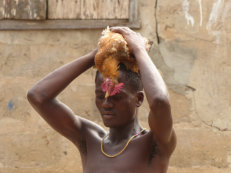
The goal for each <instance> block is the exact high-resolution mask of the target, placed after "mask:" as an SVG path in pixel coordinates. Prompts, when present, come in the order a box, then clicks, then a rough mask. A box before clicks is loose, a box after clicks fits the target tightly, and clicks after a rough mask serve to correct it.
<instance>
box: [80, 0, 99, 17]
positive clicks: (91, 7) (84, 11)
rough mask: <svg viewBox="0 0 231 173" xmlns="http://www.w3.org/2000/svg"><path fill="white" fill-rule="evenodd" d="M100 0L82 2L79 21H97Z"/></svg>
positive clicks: (83, 0)
mask: <svg viewBox="0 0 231 173" xmlns="http://www.w3.org/2000/svg"><path fill="white" fill-rule="evenodd" d="M99 1H100V0H82V1H81V16H80V19H97V18H98V14H97V11H98V10H100V7H99Z"/></svg>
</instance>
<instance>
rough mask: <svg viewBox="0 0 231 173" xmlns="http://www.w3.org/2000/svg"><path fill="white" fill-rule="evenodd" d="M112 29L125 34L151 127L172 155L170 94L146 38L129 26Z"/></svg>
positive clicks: (159, 141) (174, 138)
mask: <svg viewBox="0 0 231 173" xmlns="http://www.w3.org/2000/svg"><path fill="white" fill-rule="evenodd" d="M111 31H113V32H118V33H121V34H122V35H123V36H124V38H125V39H126V41H127V43H128V47H129V50H130V51H131V53H132V54H133V55H134V57H135V58H136V61H137V64H138V66H139V70H140V74H141V80H142V83H143V87H144V91H145V95H146V97H147V100H148V103H149V107H150V113H149V118H148V122H149V126H150V129H151V131H152V132H153V134H154V135H153V137H154V140H156V141H157V142H158V143H159V146H160V147H161V148H160V149H161V150H162V151H163V153H164V154H169V155H170V154H171V153H172V151H173V150H174V148H175V145H176V136H175V132H174V130H173V122H172V115H171V108H170V103H169V95H168V91H167V88H166V85H165V83H164V81H163V79H162V77H161V75H160V73H159V71H158V70H157V68H156V66H155V65H154V63H153V62H152V60H151V58H150V57H149V55H148V53H147V51H146V50H145V40H144V38H143V37H142V36H141V35H140V34H139V33H136V32H134V31H132V30H130V29H129V28H127V27H112V28H111Z"/></svg>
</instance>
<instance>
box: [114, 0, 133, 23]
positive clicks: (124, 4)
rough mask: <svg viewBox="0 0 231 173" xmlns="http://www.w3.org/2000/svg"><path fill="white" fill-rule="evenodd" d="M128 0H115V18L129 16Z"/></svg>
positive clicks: (126, 17)
mask: <svg viewBox="0 0 231 173" xmlns="http://www.w3.org/2000/svg"><path fill="white" fill-rule="evenodd" d="M129 7H130V6H129V0H117V1H116V6H115V15H116V16H115V18H116V19H128V18H129Z"/></svg>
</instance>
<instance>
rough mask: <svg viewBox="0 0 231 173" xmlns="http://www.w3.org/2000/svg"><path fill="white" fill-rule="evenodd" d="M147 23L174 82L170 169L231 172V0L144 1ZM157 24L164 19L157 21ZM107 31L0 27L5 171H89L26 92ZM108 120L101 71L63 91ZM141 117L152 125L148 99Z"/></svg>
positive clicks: (82, 110)
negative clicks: (97, 101)
mask: <svg viewBox="0 0 231 173" xmlns="http://www.w3.org/2000/svg"><path fill="white" fill-rule="evenodd" d="M139 9H140V18H141V19H142V20H141V21H142V29H140V30H138V31H139V32H141V33H142V34H143V35H144V36H146V37H147V38H149V39H151V40H153V41H154V42H155V45H154V47H153V49H152V50H151V52H150V56H151V57H152V58H153V60H154V62H155V64H156V65H157V67H158V68H159V69H160V70H161V72H162V74H163V77H164V78H165V80H166V83H167V85H168V87H169V91H170V95H171V103H172V113H173V117H174V122H175V123H174V127H175V129H176V133H177V136H178V145H177V148H176V150H175V152H174V155H173V156H172V159H171V166H170V169H169V173H176V172H177V173H198V172H200V173H208V172H209V173H228V172H229V173H230V172H231V117H230V113H231V91H230V87H231V80H230V77H229V76H230V75H231V59H230V58H229V55H230V54H231V49H230V48H229V47H230V46H231V2H230V1H228V0H203V1H201V0H197V1H190V0H175V1H172V0H166V1H160V0H159V1H158V2H157V4H156V2H155V0H146V1H140V4H139ZM156 23H157V25H156ZM100 33H101V30H76V31H1V32H0V91H1V92H0V143H1V145H0V173H15V172H17V173H31V172H35V173H37V172H38V173H48V172H53V173H55V172H57V173H64V172H65V173H74V172H81V161H80V159H79V154H78V152H77V149H76V148H75V147H74V145H73V144H72V143H71V142H69V141H67V140H66V139H65V138H63V137H62V136H60V135H59V134H57V133H56V132H55V131H54V130H52V129H51V128H50V127H49V126H48V125H47V124H46V123H45V122H44V120H42V119H41V118H40V117H39V116H38V114H37V113H36V112H35V111H34V110H33V109H32V108H31V106H30V105H29V104H28V102H27V100H26V92H27V90H28V89H29V88H30V87H32V85H33V84H34V83H35V82H36V81H38V80H39V79H41V78H42V77H43V76H44V75H46V74H47V73H49V72H50V71H52V70H54V69H55V68H57V67H59V66H61V65H63V64H65V63H67V62H69V61H71V60H73V59H75V58H77V57H79V56H81V55H84V54H85V53H86V52H88V51H90V50H92V49H94V48H95V47H96V44H97V40H98V38H99V36H100ZM59 98H60V99H61V100H62V101H63V102H65V103H66V104H67V105H69V106H70V107H71V108H72V109H73V110H74V112H75V113H76V114H79V115H82V116H83V117H86V118H89V119H91V120H93V121H95V122H97V123H100V124H102V123H101V122H100V118H99V114H98V112H97V110H96V107H95V105H94V70H92V69H91V70H89V71H87V72H86V73H85V74H84V75H82V76H81V77H80V78H79V79H78V80H76V81H74V82H73V83H72V84H71V85H70V86H69V87H68V88H67V89H66V90H65V91H64V92H63V93H62V94H61V95H60V97H59ZM140 113H141V117H140V119H141V121H142V124H143V125H144V126H146V127H147V123H146V122H147V114H148V109H147V104H146V103H145V105H144V106H143V107H142V109H141V111H140Z"/></svg>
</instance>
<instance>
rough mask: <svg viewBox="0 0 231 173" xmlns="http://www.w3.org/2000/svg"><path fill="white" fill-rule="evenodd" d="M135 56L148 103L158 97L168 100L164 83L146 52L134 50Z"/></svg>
mask: <svg viewBox="0 0 231 173" xmlns="http://www.w3.org/2000/svg"><path fill="white" fill-rule="evenodd" d="M135 56H136V60H137V63H138V66H139V69H140V73H141V80H142V83H143V86H144V91H145V93H146V97H147V100H148V102H149V103H152V102H153V100H154V99H159V98H160V97H162V98H167V99H168V91H167V88H166V85H165V82H164V80H163V79H162V76H161V75H160V73H159V71H158V69H157V68H156V66H155V64H154V63H153V62H152V60H151V58H150V57H149V55H148V53H147V52H146V50H142V49H140V50H136V52H135Z"/></svg>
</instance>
